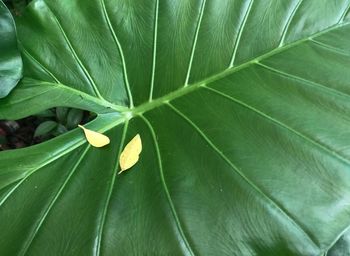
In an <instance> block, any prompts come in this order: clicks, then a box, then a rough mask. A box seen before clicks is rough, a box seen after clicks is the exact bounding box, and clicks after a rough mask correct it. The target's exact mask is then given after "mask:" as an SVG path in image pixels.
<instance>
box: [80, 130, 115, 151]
mask: <svg viewBox="0 0 350 256" xmlns="http://www.w3.org/2000/svg"><path fill="white" fill-rule="evenodd" d="M78 126H79V127H80V128H81V129H83V131H84V133H85V137H86V139H87V141H88V142H89V143H90V144H91V145H92V146H94V147H97V148H100V147H103V146H106V145H108V144H109V138H108V137H107V136H106V135H103V134H102V133H99V132H94V131H91V130H89V129H87V128H85V127H84V126H82V125H78Z"/></svg>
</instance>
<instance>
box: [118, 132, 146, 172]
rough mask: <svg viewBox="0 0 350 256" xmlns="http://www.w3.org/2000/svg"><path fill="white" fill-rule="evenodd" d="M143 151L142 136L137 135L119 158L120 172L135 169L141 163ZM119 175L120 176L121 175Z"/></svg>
mask: <svg viewBox="0 0 350 256" xmlns="http://www.w3.org/2000/svg"><path fill="white" fill-rule="evenodd" d="M141 151H142V142H141V137H140V134H137V135H136V136H135V137H134V138H133V139H132V140H131V141H130V142H129V143H128V144H127V145H126V146H125V148H124V150H123V152H122V153H121V154H120V157H119V165H120V169H121V170H120V172H119V173H122V172H123V171H126V170H128V169H130V168H131V167H133V166H134V165H135V164H136V163H137V162H138V161H139V155H140V153H141ZM119 173H118V174H119Z"/></svg>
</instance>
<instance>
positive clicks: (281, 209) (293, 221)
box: [168, 103, 318, 247]
mask: <svg viewBox="0 0 350 256" xmlns="http://www.w3.org/2000/svg"><path fill="white" fill-rule="evenodd" d="M168 106H169V107H170V108H171V109H172V110H173V111H174V112H175V113H176V114H177V115H178V116H180V117H181V118H182V119H184V120H185V121H186V122H187V123H188V124H189V125H190V126H191V127H192V128H193V129H194V130H195V131H196V132H198V134H199V135H200V136H201V137H202V138H203V139H204V140H205V141H206V142H207V143H208V145H209V146H210V147H211V148H212V149H213V150H214V151H215V152H216V153H217V154H218V155H219V156H220V157H221V158H222V159H223V160H224V161H225V162H227V163H228V164H229V165H230V167H231V168H232V169H233V170H234V171H235V172H236V173H237V174H238V175H239V176H240V177H241V178H242V179H243V180H244V181H245V182H247V184H248V185H249V186H250V187H251V188H253V189H254V190H255V191H256V192H257V193H258V194H260V195H261V196H262V197H263V198H264V199H265V200H266V201H268V202H270V204H271V205H273V206H274V207H275V208H276V210H278V211H279V212H280V213H281V214H282V215H283V216H284V217H285V218H286V219H287V220H288V221H289V222H290V223H291V224H292V225H293V226H295V227H296V228H297V229H298V230H299V231H300V232H302V233H303V234H304V235H305V237H306V238H307V239H308V240H309V241H310V242H311V243H312V244H313V245H314V246H316V247H318V245H317V242H316V241H315V238H314V237H313V235H312V234H310V233H309V232H308V231H307V229H306V228H305V227H303V225H302V224H301V223H299V222H298V221H297V220H296V219H294V218H293V217H292V216H291V214H290V213H289V212H288V211H287V210H286V209H285V208H284V207H282V206H281V205H280V204H279V203H278V202H277V201H275V200H274V199H272V198H270V197H269V196H268V195H267V194H266V193H265V192H264V191H262V190H261V189H260V188H259V187H258V186H256V185H255V184H254V183H253V182H252V181H251V180H250V179H249V178H248V177H247V176H245V175H244V173H243V172H242V171H241V170H240V169H239V168H238V167H237V166H236V165H235V164H234V163H232V161H231V160H230V159H229V158H228V157H227V156H226V155H225V154H224V153H223V152H222V151H220V149H219V148H217V147H216V145H215V144H214V143H213V142H212V141H211V140H210V139H209V138H208V136H207V135H205V133H204V132H203V131H202V130H201V129H200V128H199V127H198V126H197V125H196V124H195V123H194V122H193V121H192V120H191V119H190V118H188V117H187V116H186V115H185V114H183V113H182V112H181V111H180V110H179V109H177V108H176V107H175V106H173V105H171V104H170V103H169V104H168Z"/></svg>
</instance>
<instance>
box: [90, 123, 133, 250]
mask: <svg viewBox="0 0 350 256" xmlns="http://www.w3.org/2000/svg"><path fill="white" fill-rule="evenodd" d="M128 124H129V122H128V121H126V122H125V124H124V129H123V133H122V138H121V140H120V146H119V150H118V157H117V160H116V163H115V167H114V168H113V170H112V179H111V184H110V186H109V189H108V194H107V197H106V203H105V207H104V208H103V212H102V217H101V220H100V225H99V227H98V236H97V242H96V244H95V247H94V251H95V253H94V254H95V255H96V256H97V255H101V243H102V235H103V229H104V226H105V222H106V217H107V211H108V206H109V204H110V201H111V197H112V193H113V188H114V184H115V180H116V177H117V169H118V164H119V156H120V153H121V152H122V149H123V145H124V142H125V137H126V133H127V130H128Z"/></svg>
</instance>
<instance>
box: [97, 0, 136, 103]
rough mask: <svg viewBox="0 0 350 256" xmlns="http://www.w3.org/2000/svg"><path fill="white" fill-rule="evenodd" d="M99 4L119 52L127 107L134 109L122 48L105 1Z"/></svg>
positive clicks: (102, 0) (101, 0)
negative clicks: (127, 98)
mask: <svg viewBox="0 0 350 256" xmlns="http://www.w3.org/2000/svg"><path fill="white" fill-rule="evenodd" d="M100 3H101V5H102V10H103V15H104V17H105V19H106V22H107V25H108V29H109V31H110V32H111V34H112V36H113V39H114V42H115V43H116V45H117V48H118V51H119V54H120V58H121V61H122V66H123V75H124V81H125V87H126V91H127V94H128V97H129V105H130V108H132V107H134V102H133V97H132V93H131V88H130V84H129V78H128V72H127V69H126V62H125V56H124V52H123V49H122V46H121V44H120V42H119V39H118V37H117V34H116V32H115V30H114V28H113V25H112V23H111V20H110V18H109V15H108V12H107V9H106V5H105V1H104V0H100Z"/></svg>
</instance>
